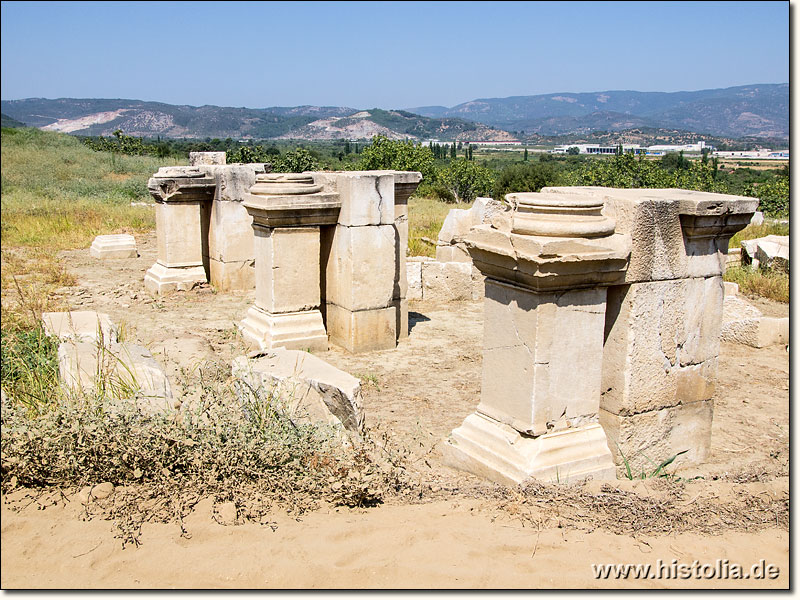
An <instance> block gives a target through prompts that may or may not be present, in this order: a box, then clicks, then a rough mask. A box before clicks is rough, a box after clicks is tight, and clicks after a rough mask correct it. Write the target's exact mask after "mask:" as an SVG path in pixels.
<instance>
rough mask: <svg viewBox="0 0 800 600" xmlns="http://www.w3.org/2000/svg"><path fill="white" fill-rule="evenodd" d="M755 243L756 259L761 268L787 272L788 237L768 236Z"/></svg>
mask: <svg viewBox="0 0 800 600" xmlns="http://www.w3.org/2000/svg"><path fill="white" fill-rule="evenodd" d="M756 242H757V244H756V258H757V259H758V262H759V264H760V265H761V267H762V268H768V269H778V270H781V271H785V272H786V273H788V272H789V236H788V235H768V236H766V237H763V238H759V239H757V240H756Z"/></svg>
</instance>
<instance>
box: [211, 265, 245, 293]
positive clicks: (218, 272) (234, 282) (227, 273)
mask: <svg viewBox="0 0 800 600" xmlns="http://www.w3.org/2000/svg"><path fill="white" fill-rule="evenodd" d="M208 267H209V281H210V282H211V284H212V285H213V286H214V287H215V288H216V289H217V290H219V291H223V292H229V291H231V290H252V289H253V288H254V287H255V285H256V269H255V259H251V260H243V261H235V262H223V261H218V260H214V259H213V258H212V259H209V261H208Z"/></svg>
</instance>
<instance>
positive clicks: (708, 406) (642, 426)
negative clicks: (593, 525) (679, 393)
mask: <svg viewBox="0 0 800 600" xmlns="http://www.w3.org/2000/svg"><path fill="white" fill-rule="evenodd" d="M713 414H714V401H713V400H701V401H699V402H690V403H688V404H681V405H678V406H672V407H668V408H662V409H659V410H651V411H647V412H643V413H639V414H635V415H630V416H623V415H617V414H614V413H611V412H608V411H606V410H603V409H601V410H600V424H601V425H602V426H603V429H604V430H605V432H606V436H607V437H608V446H609V449H610V450H611V453H612V455H613V456H614V462H615V463H616V464H617V473H618V475H619V476H620V477H626V476H627V473H626V467H625V462H627V463H628V465H629V467H630V470H631V475H632V476H633V477H634V478H638V477H639V476H640V475H641V473H642V472H644V473H645V474H649V473H652V472H653V470H654V469H655V468H656V467H657V466H658V465H659V464H660V463H661V462H663V461H664V460H666V459H668V458H670V457H672V456H675V455H676V454H678V452H682V451H683V450H687V452H686V453H685V454H682V455H680V456H678V457H677V458H676V459H675V462H673V463H672V464H671V465H670V469H673V468H674V467H675V466H680V465H694V464H700V463H702V462H703V461H705V460H706V459H707V458H708V456H709V455H710V453H711V421H712V417H713Z"/></svg>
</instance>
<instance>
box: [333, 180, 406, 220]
mask: <svg viewBox="0 0 800 600" xmlns="http://www.w3.org/2000/svg"><path fill="white" fill-rule="evenodd" d="M336 190H337V191H338V192H339V199H340V200H341V202H342V208H341V210H340V211H339V225H346V226H348V227H357V226H362V225H392V224H394V220H395V210H394V176H393V175H389V174H375V173H374V172H370V171H350V172H344V173H337V175H336Z"/></svg>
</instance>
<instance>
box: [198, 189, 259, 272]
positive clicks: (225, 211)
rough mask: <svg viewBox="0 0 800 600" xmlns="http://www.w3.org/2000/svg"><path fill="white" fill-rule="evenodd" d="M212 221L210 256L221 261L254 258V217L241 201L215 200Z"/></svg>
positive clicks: (209, 237)
mask: <svg viewBox="0 0 800 600" xmlns="http://www.w3.org/2000/svg"><path fill="white" fill-rule="evenodd" d="M210 221H211V222H210V225H209V232H208V233H209V235H208V255H209V257H210V258H212V259H214V260H217V261H221V262H243V261H248V260H253V258H254V257H255V250H254V247H253V217H251V216H250V215H249V214H248V213H247V209H245V207H244V206H243V205H242V203H241V202H228V201H217V202H213V203H212V204H211V217H210ZM212 283H213V281H212Z"/></svg>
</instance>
